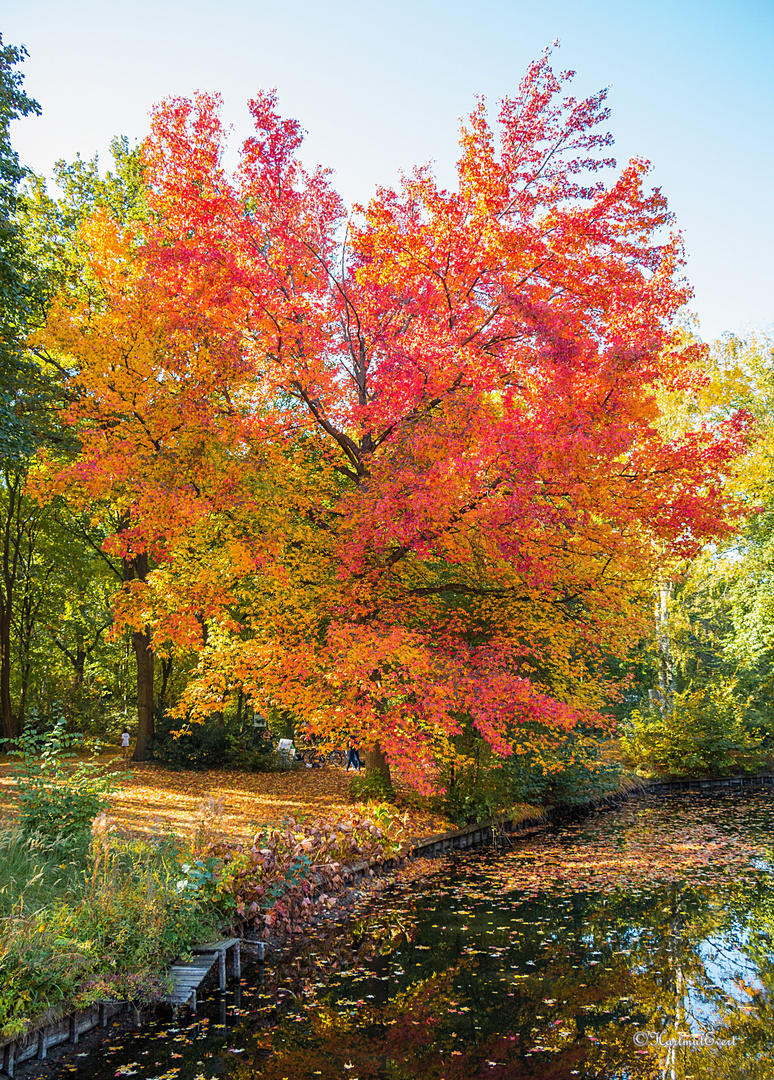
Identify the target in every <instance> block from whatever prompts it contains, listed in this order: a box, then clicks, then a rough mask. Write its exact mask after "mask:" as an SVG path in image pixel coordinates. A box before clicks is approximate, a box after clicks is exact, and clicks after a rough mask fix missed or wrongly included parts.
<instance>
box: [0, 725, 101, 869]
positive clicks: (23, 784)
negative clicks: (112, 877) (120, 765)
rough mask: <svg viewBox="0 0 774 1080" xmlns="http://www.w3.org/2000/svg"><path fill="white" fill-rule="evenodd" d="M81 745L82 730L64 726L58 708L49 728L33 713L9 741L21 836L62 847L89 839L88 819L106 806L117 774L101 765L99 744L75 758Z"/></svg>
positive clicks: (91, 818) (76, 844) (79, 843)
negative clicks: (40, 726) (38, 724)
mask: <svg viewBox="0 0 774 1080" xmlns="http://www.w3.org/2000/svg"><path fill="white" fill-rule="evenodd" d="M82 744H83V736H82V735H80V734H78V733H74V732H69V731H68V730H67V723H66V721H65V718H64V716H63V715H62V714H61V710H60V711H58V713H57V714H56V718H55V720H54V724H53V726H52V727H50V728H48V729H47V730H45V731H43V732H39V731H38V730H37V729H36V726H35V718H33V719H32V720H31V721H30V723H28V724H27V726H26V727H25V729H24V731H23V733H22V734H21V735H20V736H19V737H18V738H17V739H15V740H14V741H13V743H12V745H11V749H10V750H9V751H8V753H9V754H10V756H11V757H13V758H15V759H16V761H15V765H14V768H13V782H14V786H15V789H16V793H17V796H18V799H19V808H20V824H21V828H22V830H23V832H24V833H25V835H27V836H33V835H36V836H40V837H42V838H44V840H45V841H47V842H49V843H56V844H57V846H58V847H60V848H62V847H73V846H78V845H83V844H84V843H88V835H89V830H90V827H91V823H92V821H93V820H94V818H95V817H96V816H97V814H99V812H100V811H101V810H103V809H104V808H105V807H106V806H107V805H108V802H109V798H110V795H111V794H112V792H113V791H114V790H115V788H116V777H115V774H113V773H111V772H109V771H108V768H109V767H106V766H104V765H102V764H100V762H99V760H98V758H97V750H98V747H97V748H96V749H95V750H93V751H92V753H91V754H90V756H89V757H87V758H85V759H83V758H78V755H77V751H78V750H79V749H81V748H82Z"/></svg>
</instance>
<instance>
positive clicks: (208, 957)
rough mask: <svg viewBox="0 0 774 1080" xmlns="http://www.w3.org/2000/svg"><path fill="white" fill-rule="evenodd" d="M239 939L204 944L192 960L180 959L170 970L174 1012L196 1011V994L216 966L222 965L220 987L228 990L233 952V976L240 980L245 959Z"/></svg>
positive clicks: (199, 947) (195, 952)
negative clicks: (184, 1009) (230, 960)
mask: <svg viewBox="0 0 774 1080" xmlns="http://www.w3.org/2000/svg"><path fill="white" fill-rule="evenodd" d="M239 946H240V942H239V938H235V937H232V938H223V939H222V940H220V941H207V942H205V943H204V944H203V945H194V947H193V948H192V949H191V953H192V957H191V959H190V960H185V961H184V960H176V961H175V963H174V964H173V965H172V967H171V968H170V969H169V978H170V979H171V981H172V990H171V991H170V993H169V996H168V997H167V999H166V1000H167V1001H168V1002H169V1004H170V1005H171V1006H172V1008H173V1009H179V1008H180V1006H181V1005H190V1006H191V1008H192V1009H193V1011H194V1012H196V991H197V990H198V989H199V987H200V986H201V984H202V983H203V982H204V979H205V978H206V976H207V975H209V973H210V971H211V970H212V968H213V967H214V965H215V964H217V965H218V988H219V989H220V990H225V989H226V975H227V972H226V967H227V959H228V954H229V953H231V957H232V967H231V973H232V975H233V977H234V978H236V979H239V978H241V975H242V960H241V955H240V947H239Z"/></svg>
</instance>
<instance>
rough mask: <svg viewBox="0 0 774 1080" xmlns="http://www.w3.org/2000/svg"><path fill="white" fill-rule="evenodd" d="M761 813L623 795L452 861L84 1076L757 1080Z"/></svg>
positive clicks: (768, 930)
mask: <svg viewBox="0 0 774 1080" xmlns="http://www.w3.org/2000/svg"><path fill="white" fill-rule="evenodd" d="M771 820H772V813H771V809H770V802H769V799H768V798H766V797H764V796H761V797H756V798H754V799H752V800H749V801H742V800H735V799H727V800H722V801H712V802H709V801H704V800H702V801H701V802H698V801H694V802H687V801H686V802H683V803H681V804H679V805H677V804H670V805H667V806H663V805H661V806H659V805H656V804H652V805H647V804H640V805H638V806H634V805H632V806H630V807H628V808H627V809H626V810H623V811H619V812H617V813H608V814H599V815H595V816H594V817H593V818H590V819H588V820H587V821H586V822H584V823H582V824H581V825H579V826H575V827H572V828H564V829H560V830H556V831H555V832H553V833H551V834H550V835H548V836H546V837H537V838H533V839H531V840H530V841H527V842H524V843H521V844H518V845H517V846H516V847H515V848H514V849H513V851H511V852H506V853H491V852H490V853H482V854H467V855H464V856H461V857H459V858H457V859H455V860H453V861H450V862H447V863H445V864H443V865H439V869H438V872H437V873H435V874H433V875H432V876H431V877H430V878H428V879H426V880H424V881H422V882H419V883H417V882H414V883H412V884H410V885H406V886H402V887H401V886H398V887H396V888H394V889H392V890H390V891H388V892H387V893H385V894H383V895H382V896H381V897H380V898H379V899H378V900H374V901H372V902H371V903H370V904H368V905H366V906H365V907H364V908H363V909H362V910H361V912H360V915H359V917H358V918H357V919H356V920H355V921H352V922H351V923H349V924H346V925H345V926H343V927H340V928H339V929H338V930H336V931H335V932H331V931H330V930H329V931H328V932H327V933H325V934H323V933H320V935H319V936H318V937H316V938H314V939H311V940H307V941H306V942H305V943H304V944H303V946H301V947H300V948H299V949H298V951H297V953H296V954H295V955H294V956H293V957H291V958H290V959H287V960H285V961H283V962H281V963H279V964H278V965H277V966H276V967H273V968H267V970H266V971H265V972H264V973H263V974H259V973H257V972H256V973H255V977H254V978H253V979H252V980H251V979H250V978H249V977H248V978H247V979H245V980H243V984H244V985H243V986H242V987H241V988H240V990H239V991H238V992H237V994H236V996H235V997H232V998H230V999H229V1002H228V1004H227V1003H226V1002H225V1001H224V1002H221V1003H220V1004H221V1008H222V1015H221V1013H220V1012H219V1011H218V1002H217V999H215V1000H214V1001H213V1003H212V1005H211V1008H212V1010H214V1011H212V1012H211V1013H210V1015H209V1017H208V1016H204V1017H203V1018H202V1019H196V1020H194V1021H193V1022H192V1023H191V1024H190V1025H189V1026H188V1027H185V1028H181V1029H177V1028H173V1029H164V1028H156V1029H154V1030H153V1031H151V1032H150V1033H149V1032H148V1030H147V1029H146V1030H145V1032H143V1033H140V1035H138V1037H137V1038H136V1039H132V1040H125V1041H124V1043H123V1044H121V1045H120V1046H117V1047H115V1048H114V1049H113V1050H112V1052H108V1053H107V1054H105V1055H103V1061H102V1062H99V1061H98V1062H97V1063H96V1068H92V1067H91V1065H90V1068H89V1070H88V1071H89V1075H90V1076H91V1077H92V1078H94V1077H95V1073H96V1076H97V1077H101V1076H103V1075H104V1076H105V1077H107V1076H111V1077H112V1076H115V1075H117V1074H118V1075H137V1076H138V1080H145V1078H150V1077H156V1078H158V1077H161V1078H162V1080H186V1078H187V1077H191V1078H199V1080H209V1078H210V1077H214V1076H216V1075H226V1076H228V1077H233V1078H234V1080H247V1078H248V1077H250V1078H252V1077H255V1078H256V1080H282V1078H288V1080H305V1078H306V1077H310V1078H312V1077H320V1078H322V1080H333V1078H336V1080H341V1078H342V1077H347V1078H349V1080H415V1078H422V1080H471V1078H474V1077H475V1078H478V1077H487V1078H488V1080H522V1078H525V1080H526V1078H534V1080H568V1078H572V1077H578V1078H579V1080H584V1078H585V1080H588V1078H591V1077H594V1078H595V1080H613V1078H615V1080H634V1078H654V1080H655V1078H664V1077H674V1078H675V1080H691V1078H694V1080H705V1078H706V1080H720V1078H721V1077H722V1078H723V1080H729V1078H732V1077H733V1078H740V1080H744V1078H746V1077H750V1078H756V1080H763V1078H766V1080H770V1078H771V1077H774V1017H772V991H773V990H774V968H773V965H772V955H771V942H772V938H773V937H774V889H772V885H771V881H770V872H769V866H770V864H771V863H774V857H773V856H772V853H771V847H770V841H769V837H770V835H771ZM208 1020H209V1022H208ZM220 1023H223V1024H225V1025H226V1026H219V1024H220ZM638 1032H642V1033H648V1032H651V1033H653V1034H652V1035H645V1036H643V1035H637V1033H638ZM702 1032H704V1033H710V1034H711V1035H712V1036H713V1037H714V1038H715V1040H716V1042H717V1044H718V1045H716V1046H714V1047H706V1046H699V1045H690V1046H669V1045H666V1044H667V1043H668V1041H669V1040H670V1038H674V1037H675V1036H676V1035H679V1034H681V1033H682V1034H683V1035H684V1036H687V1035H689V1034H691V1033H692V1034H693V1035H694V1036H698V1035H700V1034H701V1033H702ZM636 1035H637V1038H638V1039H640V1040H642V1039H643V1038H645V1039H646V1040H647V1044H646V1045H645V1046H638V1045H637V1044H636V1040H635V1036H636ZM656 1040H660V1042H657V1041H656ZM732 1043H733V1044H732Z"/></svg>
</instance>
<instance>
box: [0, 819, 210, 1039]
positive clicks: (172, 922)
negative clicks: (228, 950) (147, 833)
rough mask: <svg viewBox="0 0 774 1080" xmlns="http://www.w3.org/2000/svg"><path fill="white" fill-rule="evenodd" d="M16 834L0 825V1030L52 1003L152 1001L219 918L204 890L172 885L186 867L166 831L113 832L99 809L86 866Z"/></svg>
mask: <svg viewBox="0 0 774 1080" xmlns="http://www.w3.org/2000/svg"><path fill="white" fill-rule="evenodd" d="M24 839H25V834H24V833H23V831H22V830H21V828H19V827H15V828H13V829H6V830H5V831H4V832H0V903H1V906H0V911H2V919H0V1034H4V1035H14V1034H17V1033H18V1032H20V1031H23V1030H24V1028H25V1027H26V1026H27V1025H28V1024H29V1023H30V1022H31V1021H33V1020H34V1019H35V1017H36V1016H39V1015H40V1014H41V1013H43V1012H45V1011H46V1010H48V1009H50V1008H52V1007H55V1006H57V1005H62V1007H67V1008H69V1007H83V1006H87V1005H89V1004H91V1003H92V1002H94V1001H97V1000H104V999H119V1000H132V1001H154V1000H158V999H159V998H160V997H162V996H163V994H164V991H165V989H166V983H165V970H166V966H167V964H168V962H169V961H170V960H172V959H174V958H175V957H176V956H177V955H179V954H180V953H181V952H185V951H187V950H188V949H189V948H190V946H191V944H192V943H193V942H195V941H198V940H205V939H206V938H208V937H210V936H212V935H213V934H215V933H217V931H218V930H219V928H220V926H221V924H222V922H223V916H222V914H221V913H220V911H219V910H218V909H217V908H216V907H215V906H214V905H213V903H212V899H211V896H210V895H208V894H207V893H206V892H205V891H204V890H202V889H201V888H190V889H189V888H180V887H179V883H180V882H181V880H185V879H186V873H185V871H184V869H183V866H184V865H188V864H187V863H186V861H185V857H184V856H182V854H181V852H180V850H179V848H178V846H177V845H176V844H174V843H173V842H171V841H170V840H169V839H168V838H164V837H162V838H159V839H157V840H155V841H152V842H147V841H132V840H124V839H121V838H118V837H116V836H115V835H114V834H113V833H112V832H111V830H110V828H109V826H108V824H107V820H106V818H105V816H104V815H100V816H99V817H98V818H97V819H96V820H95V822H94V827H93V830H92V832H91V844H90V847H89V852H88V860H87V863H86V866H85V867H84V866H83V865H82V864H80V865H79V864H78V863H77V862H72V863H70V864H67V863H64V864H61V865H59V864H58V863H57V862H56V858H57V857H58V856H57V855H56V854H55V850H54V849H52V847H48V848H46V846H45V844H44V843H43V842H42V840H41V839H40V838H38V840H37V841H36V842H35V843H33V844H26V845H25V843H24ZM25 851H26V856H27V857H26V862H25V859H24V853H25ZM8 856H10V859H9V858H8ZM181 862H182V863H183V865H181ZM11 874H12V875H13V876H12V877H11V876H10V875H11ZM62 886H64V888H63V890H62V891H61V892H58V889H59V888H61V887H62Z"/></svg>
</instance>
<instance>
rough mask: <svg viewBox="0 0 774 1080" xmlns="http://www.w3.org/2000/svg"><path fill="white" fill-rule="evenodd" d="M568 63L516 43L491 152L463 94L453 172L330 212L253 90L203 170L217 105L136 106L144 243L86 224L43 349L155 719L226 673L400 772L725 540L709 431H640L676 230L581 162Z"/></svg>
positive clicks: (728, 444)
mask: <svg viewBox="0 0 774 1080" xmlns="http://www.w3.org/2000/svg"><path fill="white" fill-rule="evenodd" d="M568 79H569V75H556V74H555V73H554V72H553V70H552V69H551V66H550V63H549V58H548V55H546V56H544V57H543V58H542V59H540V60H539V61H537V62H536V63H535V64H533V65H532V66H531V67H530V69H529V71H528V73H527V76H526V78H525V80H524V81H523V83H522V85H521V88H520V91H519V94H518V95H517V97H516V98H514V99H507V100H506V101H505V102H504V103H503V105H502V108H501V111H500V115H499V141H500V151H499V153H498V152H497V150H496V145H497V138H496V133H495V132H494V131H493V130H492V129H491V128H490V126H489V124H488V121H487V117H486V113H485V110H484V107H483V105H479V107H478V108H477V109H476V110H475V112H474V113H473V115H472V117H471V119H470V123H469V125H468V126H467V127H466V128H465V129H464V130H463V133H462V140H461V158H460V161H459V165H458V176H459V183H458V190H456V191H451V192H449V191H445V190H441V189H439V188H438V186H437V185H436V183H435V180H434V178H433V176H432V175H431V173H430V172H429V170H427V169H424V170H418V171H417V172H415V173H414V174H413V175H412V176H411V177H409V178H407V179H405V180H404V182H403V183H402V186H401V188H400V190H398V191H389V190H386V189H380V190H379V192H378V194H377V196H376V197H375V198H374V199H373V200H372V202H371V203H370V204H369V206H368V207H367V208H366V209H365V210H360V209H358V213H357V216H356V217H355V218H354V219H353V220H352V221H351V222H350V223H349V226H348V228H347V230H346V231H345V230H343V229H342V217H343V208H342V204H341V202H340V200H339V198H338V196H337V195H336V193H335V192H334V191H333V190H332V188H331V186H330V183H329V178H328V174H327V173H326V172H325V171H324V170H319V169H318V170H317V171H316V172H315V173H314V174H311V175H310V174H309V173H307V172H306V171H305V170H304V168H303V167H302V165H301V164H300V162H299V160H298V157H297V154H298V150H299V147H300V144H301V129H300V127H299V125H298V123H297V122H296V121H295V120H283V119H282V118H281V117H280V115H279V113H278V111H277V100H276V95H275V94H274V93H273V92H272V93H263V94H259V95H258V96H257V97H256V98H255V99H254V101H253V102H251V105H250V108H251V112H252V115H253V119H254V123H255V129H256V130H255V135H254V137H252V138H250V139H248V140H247V142H246V143H245V145H244V147H243V148H242V154H241V159H240V164H239V167H238V169H237V170H236V172H235V174H234V175H233V176H230V175H228V174H227V172H226V170H225V168H224V166H223V160H224V155H223V152H224V146H225V142H224V132H223V129H222V127H221V124H220V121H219V119H218V115H217V109H218V99H217V98H216V97H214V96H207V95H200V96H198V97H197V98H196V99H195V100H194V101H193V102H187V101H183V100H181V99H173V100H171V101H168V102H166V103H163V104H162V105H160V106H159V107H158V108H157V109H156V110H155V112H154V117H153V125H152V131H151V135H150V138H149V139H148V141H147V144H146V149H145V153H146V162H147V168H148V174H147V175H148V184H149V189H148V193H147V198H148V203H149V206H150V209H151V215H150V217H149V219H148V221H147V222H146V223H145V235H144V238H143V239H142V242H140V239H139V237H137V238H134V239H132V242H130V238H127V237H126V236H125V235H124V234H123V233H122V232H121V230H120V229H116V228H113V229H111V228H110V227H109V223H106V222H102V223H101V224H100V223H99V222H97V223H95V224H94V226H93V227H92V228H91V231H90V233H89V241H90V242H91V244H92V247H93V255H94V265H95V268H96V270H95V272H96V271H98V273H99V279H100V282H101V283H102V288H103V297H102V300H103V301H104V302H103V303H102V307H101V308H100V309H99V310H98V311H96V312H95V311H92V310H89V311H88V312H87V311H86V310H85V307H84V305H83V304H81V303H80V302H79V301H70V302H69V303H68V302H63V304H62V305H61V307H60V308H58V309H55V313H54V315H53V316H52V322H51V325H50V327H49V338H50V341H51V342H53V343H54V345H55V346H56V347H58V348H60V349H61V350H63V351H65V352H67V354H68V357H69V360H68V364H70V365H71V366H72V367H74V368H77V369H78V375H77V377H76V380H75V381H76V382H77V383H78V386H79V387H80V389H81V399H82V402H81V404H80V405H79V406H78V408H77V410H76V411H75V412H74V413H73V414H72V415H71V417H70V419H71V421H72V422H73V423H77V424H78V425H79V428H80V434H81V437H82V455H81V460H80V462H78V463H77V465H76V466H74V467H72V468H68V469H67V470H66V474H67V484H68V485H69V486H70V489H71V491H77V492H81V493H83V492H85V493H87V495H88V497H91V498H94V497H96V496H99V495H102V496H104V497H107V498H110V499H114V500H115V501H116V503H117V504H119V505H120V507H121V509H122V511H123V512H124V516H125V517H129V518H131V523H130V524H131V528H130V529H125V530H124V532H123V533H122V541H121V542H124V541H125V542H126V543H129V542H130V537H131V543H132V545H133V546H134V550H142V549H143V548H144V549H145V550H148V551H149V552H150V553H151V554H152V555H154V556H155V559H156V561H157V563H158V569H157V570H156V571H154V573H153V574H151V575H150V577H149V579H148V581H147V582H146V583H144V584H143V585H142V587H141V588H140V587H138V588H137V589H135V590H134V591H133V592H131V593H130V592H129V591H127V594H126V595H125V596H124V597H122V600H121V604H120V610H119V616H120V618H119V625H120V624H121V622H122V621H123V622H124V623H126V624H128V625H150V626H152V627H153V636H154V645H155V646H156V647H157V648H164V649H168V648H170V647H177V648H179V649H183V650H193V651H195V652H196V653H197V655H198V659H199V664H198V668H197V671H196V672H195V674H194V677H193V679H192V682H191V684H190V685H189V687H188V690H187V696H186V699H185V700H184V701H183V703H182V704H181V709H188V708H191V709H192V710H193V711H194V712H195V713H199V714H202V715H208V714H209V713H210V712H212V711H213V709H216V708H218V707H219V705H220V704H221V703H222V701H223V695H224V694H225V693H227V692H228V690H229V687H232V686H236V685H239V686H242V687H244V689H245V690H246V691H247V692H248V693H249V694H250V695H251V696H252V697H253V698H254V699H256V700H258V701H268V700H272V701H274V702H276V703H278V704H280V705H282V706H285V707H287V708H289V709H291V710H292V711H293V712H295V713H296V715H298V716H299V717H303V718H305V719H308V720H309V722H310V723H311V724H312V725H313V726H314V727H316V729H317V730H318V731H320V732H323V733H328V734H330V736H331V738H334V739H340V738H341V737H342V735H344V734H346V732H347V731H350V730H351V731H353V732H354V733H356V734H357V735H358V736H359V737H360V738H361V739H362V741H363V743H364V744H365V745H373V743H375V742H377V741H378V742H379V743H380V744H381V745H382V746H383V747H384V749H385V750H386V752H387V754H388V756H389V757H390V758H391V759H392V760H393V761H394V762H395V761H401V763H402V764H405V767H406V771H407V773H410V774H412V775H413V777H414V779H415V781H416V782H417V783H419V784H425V785H426V784H428V783H429V782H430V780H431V778H432V773H431V768H432V761H433V760H434V758H435V757H436V756H437V754H438V752H439V751H440V750H442V749H443V747H444V745H445V743H446V742H447V741H448V739H449V738H450V737H451V736H453V734H454V733H455V731H456V730H457V725H458V721H457V719H455V714H457V715H458V714H459V713H460V712H463V711H465V712H468V713H470V714H471V715H472V717H473V719H474V721H475V723H476V725H477V727H478V729H479V730H480V731H481V732H482V733H484V734H485V736H486V738H487V739H488V740H489V741H490V743H491V744H492V746H493V747H494V748H495V749H496V750H497V751H498V752H499V753H503V754H504V753H507V752H508V749H509V746H510V744H511V743H512V741H513V728H514V726H515V725H518V724H520V723H521V722H523V721H525V720H529V721H534V720H542V721H543V722H544V723H546V724H547V725H548V726H550V727H552V728H554V729H557V730H562V729H566V728H568V727H569V726H571V725H572V724H573V723H575V722H576V721H577V720H578V719H579V718H583V719H585V720H587V721H589V722H594V721H595V719H596V718H597V715H598V709H599V708H600V706H601V705H602V704H603V703H604V701H605V699H606V696H607V688H606V686H605V685H604V681H603V677H602V676H601V675H600V671H601V670H602V668H603V658H604V657H605V656H623V655H625V654H626V651H627V649H628V647H629V646H630V644H631V642H632V640H633V639H635V638H636V636H637V626H638V620H639V618H640V617H641V612H642V604H641V600H642V596H643V594H644V592H645V591H647V582H648V579H649V575H650V572H651V569H652V567H653V564H654V562H655V560H656V559H657V558H666V559H668V558H671V557H673V556H683V555H685V554H687V553H690V552H691V551H693V550H695V548H696V546H697V545H698V544H700V543H701V542H703V540H704V539H705V538H707V537H711V536H713V535H717V534H718V533H719V532H722V531H723V530H724V529H725V528H727V523H726V519H727V517H728V507H727V506H726V505H725V501H724V497H723V494H722V491H721V488H720V483H719V481H718V476H719V475H720V473H721V472H722V470H723V468H724V467H725V463H726V462H727V461H728V460H729V459H730V458H731V457H732V456H733V455H734V454H735V453H738V452H739V451H740V448H741V446H742V442H743V439H742V437H741V436H742V428H741V426H740V422H739V421H737V422H736V426H734V425H731V426H730V427H729V428H728V429H727V430H724V429H721V428H712V429H706V430H705V429H700V430H697V431H687V432H685V433H684V434H683V435H681V436H680V437H679V438H672V439H670V438H669V437H667V436H666V435H664V434H663V433H662V432H661V431H660V430H659V427H658V409H657V405H656V395H657V392H658V391H659V390H660V389H663V388H674V387H676V386H681V387H687V386H689V385H690V384H691V381H692V372H693V370H694V365H695V362H696V355H695V354H696V349H695V347H694V346H693V345H691V344H690V343H687V342H682V341H681V340H680V339H679V338H678V336H677V335H676V334H675V332H674V329H673V325H672V323H673V319H674V317H675V314H676V313H677V311H678V310H679V309H680V307H681V306H682V305H683V304H684V302H685V301H686V299H687V297H688V296H689V289H688V287H687V285H686V283H685V281H684V280H683V278H682V277H681V271H682V262H683V259H682V249H681V243H680V239H679V236H671V237H665V235H664V230H665V229H666V228H668V227H669V226H670V224H671V217H670V214H669V211H668V208H667V205H666V202H665V199H664V197H663V195H662V194H661V193H660V191H658V190H654V191H648V190H647V189H646V188H645V177H646V174H647V169H648V166H647V164H646V163H645V162H643V161H640V160H637V159H635V160H633V161H631V162H629V164H628V165H627V166H626V167H625V168H624V170H623V171H622V172H621V174H620V175H619V176H618V178H617V179H615V180H614V181H613V182H612V183H610V184H607V183H606V182H605V181H604V180H603V179H601V177H602V171H603V170H604V169H607V168H609V167H610V166H611V161H610V159H609V158H607V157H606V156H604V155H605V154H606V152H607V151H606V148H607V147H608V146H609V145H610V141H611V140H610V136H609V135H608V134H606V133H604V132H603V130H602V128H601V125H602V124H603V123H604V122H605V121H606V120H607V111H606V108H605V104H604V100H605V95H604V93H600V94H597V95H594V96H592V97H590V98H588V99H586V100H585V101H577V100H575V99H574V98H571V97H565V98H563V97H562V94H563V93H564V86H565V84H566V83H567V81H568ZM84 327H85V329H84ZM694 381H695V380H694ZM63 475H64V474H63ZM81 497H83V495H81ZM205 626H206V627H207V628H208V629H207V636H206V641H205V635H204V631H203V629H202V628H203V627H205Z"/></svg>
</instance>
